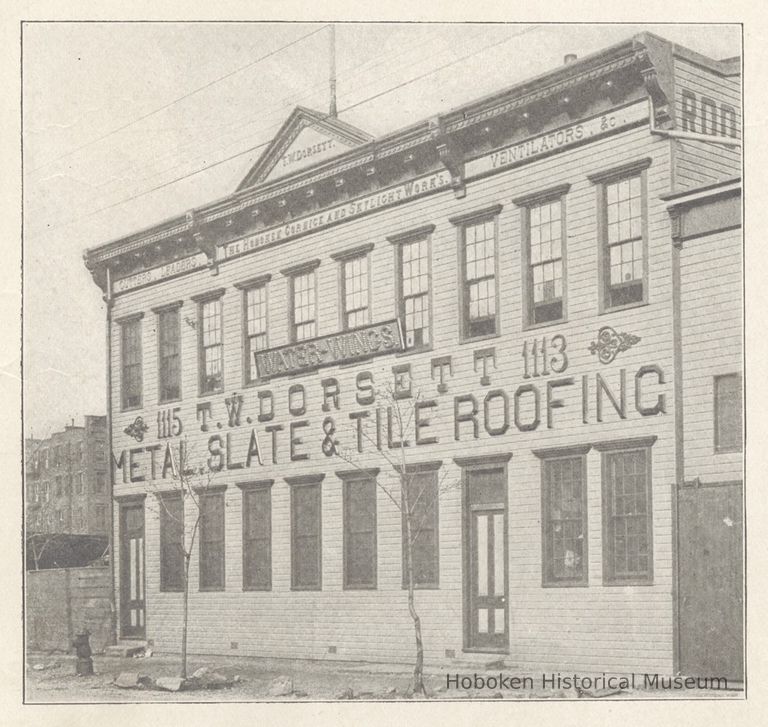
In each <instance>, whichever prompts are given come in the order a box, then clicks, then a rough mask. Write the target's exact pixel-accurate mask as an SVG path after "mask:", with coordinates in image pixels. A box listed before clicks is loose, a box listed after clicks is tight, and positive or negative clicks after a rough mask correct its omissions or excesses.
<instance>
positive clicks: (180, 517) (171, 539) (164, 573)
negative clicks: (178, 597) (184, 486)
mask: <svg viewBox="0 0 768 727" xmlns="http://www.w3.org/2000/svg"><path fill="white" fill-rule="evenodd" d="M159 506H160V590H161V591H181V590H183V588H184V551H183V547H184V501H183V500H182V498H181V494H180V493H179V494H174V495H162V496H161V497H160V498H159Z"/></svg>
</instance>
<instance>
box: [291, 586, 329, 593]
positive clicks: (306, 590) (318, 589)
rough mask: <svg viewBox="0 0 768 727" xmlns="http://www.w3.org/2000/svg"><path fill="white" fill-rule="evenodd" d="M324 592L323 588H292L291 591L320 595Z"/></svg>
mask: <svg viewBox="0 0 768 727" xmlns="http://www.w3.org/2000/svg"><path fill="white" fill-rule="evenodd" d="M322 590H323V587H322V586H291V591H293V592H295V593H301V592H302V591H305V592H310V593H320V591H322Z"/></svg>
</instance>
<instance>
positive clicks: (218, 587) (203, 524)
mask: <svg viewBox="0 0 768 727" xmlns="http://www.w3.org/2000/svg"><path fill="white" fill-rule="evenodd" d="M198 497H199V500H198V503H199V507H200V590H201V591H223V590H224V492H223V491H221V492H206V493H201V494H199V495H198Z"/></svg>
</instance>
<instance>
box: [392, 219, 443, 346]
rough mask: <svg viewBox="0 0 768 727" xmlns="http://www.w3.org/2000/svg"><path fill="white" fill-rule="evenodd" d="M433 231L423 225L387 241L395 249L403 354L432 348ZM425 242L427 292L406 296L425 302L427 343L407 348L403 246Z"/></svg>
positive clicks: (396, 309) (396, 297) (428, 226)
mask: <svg viewBox="0 0 768 727" xmlns="http://www.w3.org/2000/svg"><path fill="white" fill-rule="evenodd" d="M434 231H435V225H423V226H421V227H417V228H415V229H412V230H407V231H405V232H399V233H397V234H395V235H389V236H388V237H387V240H388V241H389V242H390V243H392V245H393V246H394V249H395V317H396V318H397V320H398V321H399V323H400V329H401V331H402V334H403V347H404V350H403V353H405V352H411V351H430V350H431V349H432V347H433V345H434V344H433V340H434V332H433V331H434V325H433V323H434V322H433V318H434V314H433V312H432V311H433V301H432V289H433V286H432V233H433V232H434ZM422 241H424V242H426V245H427V291H426V293H419V294H418V295H411V296H408V297H409V298H417V297H419V298H421V297H423V298H424V299H425V300H426V302H427V336H428V337H429V340H428V341H427V343H420V344H414V345H413V346H408V328H407V326H406V315H405V309H406V301H405V296H404V295H403V287H404V286H403V246H404V245H411V244H413V243H418V242H422Z"/></svg>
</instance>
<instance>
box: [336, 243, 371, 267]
mask: <svg viewBox="0 0 768 727" xmlns="http://www.w3.org/2000/svg"><path fill="white" fill-rule="evenodd" d="M373 247H374V243H372V242H369V243H367V244H365V245H358V246H357V247H351V248H349V249H347V250H342V251H341V252H334V253H333V254H332V255H331V259H332V260H336V261H337V262H340V261H342V260H352V259H354V258H356V257H362V256H363V255H367V254H368V253H369V252H370V251H371V250H373Z"/></svg>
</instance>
